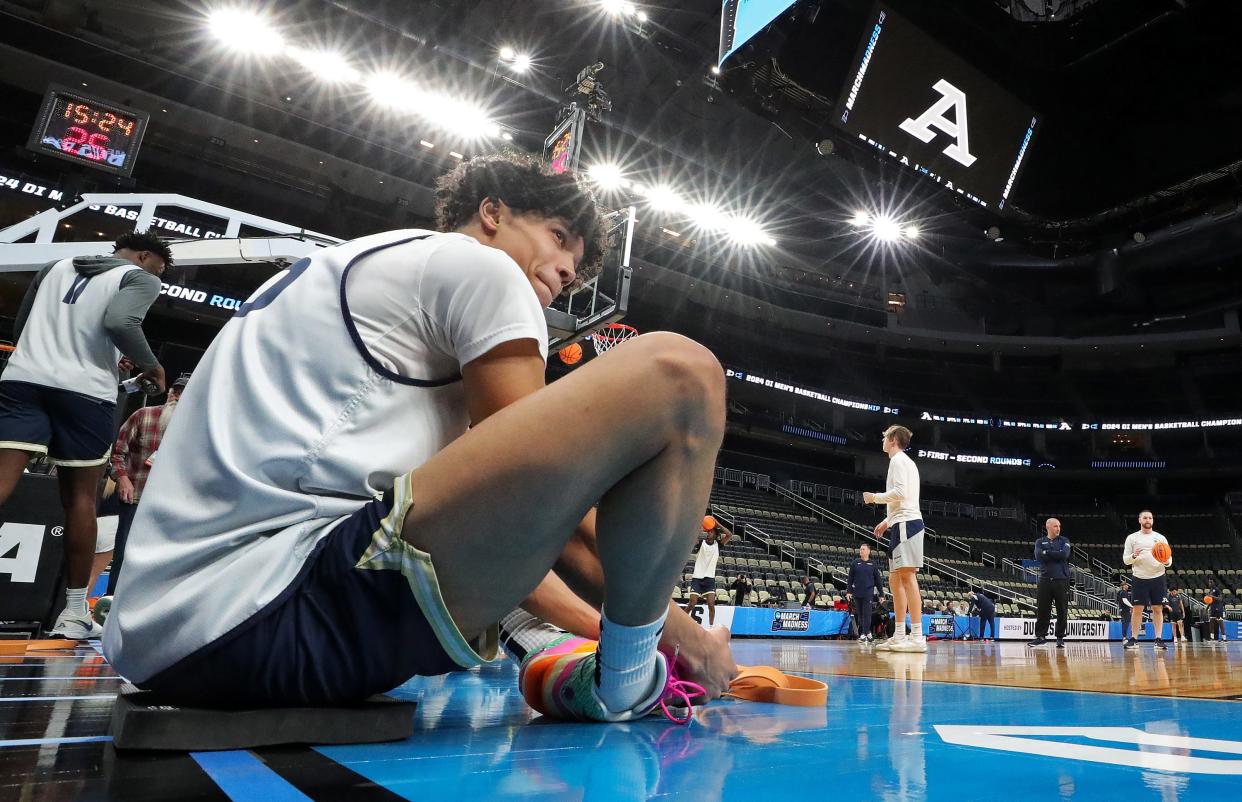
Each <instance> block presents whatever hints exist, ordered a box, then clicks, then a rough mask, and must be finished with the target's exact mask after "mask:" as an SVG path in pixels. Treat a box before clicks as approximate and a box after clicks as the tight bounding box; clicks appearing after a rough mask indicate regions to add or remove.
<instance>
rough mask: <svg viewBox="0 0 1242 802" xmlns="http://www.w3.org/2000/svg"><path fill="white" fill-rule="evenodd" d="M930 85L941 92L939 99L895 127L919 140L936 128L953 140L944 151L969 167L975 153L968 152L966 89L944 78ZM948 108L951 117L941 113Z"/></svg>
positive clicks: (931, 135) (927, 139)
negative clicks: (951, 114) (914, 118)
mask: <svg viewBox="0 0 1242 802" xmlns="http://www.w3.org/2000/svg"><path fill="white" fill-rule="evenodd" d="M932 89H935V90H936V91H937V92H939V93H940V95H941V97H940V99H939V100H937V101H936V102H935V103H933V104H932V105H931V108H929V109H928V110H927V111H925V112H923V113H922V114H920V115H919V118H918V119H917V120H913V119H910V118H909V117H907V118H906V121H905V122H903V123H902V124H901V125H899V126H897V127H898V128H900V129H901V130H903V131H905V132H906V133H907V134H909V135H910V136H912V137H914V138H915V139H917V140H919V141H920V142H931V141H932V139H934V138H935V136H936V134H935V133H934V132H933V131H932V130H931V129H933V128H939V129H940V130H941V131H943V132H944V133H946V134H948V135H949V136H951V137H953V139H954V140H955V141H954V142H953V144H951V145H949V146H948V147H946V148H945V149H944V152H945V155H946V156H948V157H949V158H951V159H953V160H955V161H958V162H961V163H962V166H963V167H969V166H970V165H972V164H974V163H975V159H976V158H977V157H976V156H972V155H971V153H970V133H969V131H968V130H967V126H966V93H965V92H963V91H962V90H960V89H958V88H957V87H956V86H954V85H953V84H951V83H949V82H948V81H946V80H945V79H943V78H941V79H940V80H939V81H936V85H935V86H933V87H932ZM949 109H953V117H954V119H953V120H950V119H949V118H948V117H946V116H944V115H945V112H946V111H948V110H949ZM954 120H956V122H955V121H954Z"/></svg>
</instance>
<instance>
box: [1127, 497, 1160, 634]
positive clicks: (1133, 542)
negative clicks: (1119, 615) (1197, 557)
mask: <svg viewBox="0 0 1242 802" xmlns="http://www.w3.org/2000/svg"><path fill="white" fill-rule="evenodd" d="M1155 522H1156V516H1154V515H1152V512H1151V510H1143V511H1142V512H1140V513H1139V517H1138V523H1139V529H1138V531H1137V532H1134V533H1132V534H1131V535H1130V536H1129V537H1127V538H1126V544H1125V546H1124V547H1123V548H1122V550H1121V559H1122V560H1123V561H1124V562H1125V564H1126V565H1128V566H1130V568H1131V571H1132V572H1133V573H1134V588H1133V590H1132V591H1131V593H1130V601H1131V602H1132V604H1133V607H1131V608H1130V638H1129V640H1127V641H1126V643H1125V648H1127V649H1137V648H1138V640H1137V638H1138V636H1139V635H1141V634H1142V633H1143V610H1145V609H1146V608H1148V607H1150V608H1151V623H1152V626H1153V628H1154V632H1153V634H1154V636H1155V643H1154V644H1153V645H1154V646H1155V648H1156V649H1158V650H1159V651H1165V650H1167V649H1168V648H1169V647H1168V646H1167V645H1166V644H1165V642H1164V638H1163V637H1162V635H1163V634H1164V597H1165V593H1166V592H1167V588H1166V586H1165V578H1164V572H1165V570H1166V569H1167V568H1168V567H1169V566H1170V565H1172V564H1173V555H1172V554H1171V553H1168V552H1169V541H1168V540H1166V539H1165V537H1164V535H1162V534H1160V533H1159V532H1157V531H1156V530H1155V529H1153V528H1152V526H1153V525H1154V524H1155ZM1157 552H1161V554H1157ZM1160 557H1164V559H1160Z"/></svg>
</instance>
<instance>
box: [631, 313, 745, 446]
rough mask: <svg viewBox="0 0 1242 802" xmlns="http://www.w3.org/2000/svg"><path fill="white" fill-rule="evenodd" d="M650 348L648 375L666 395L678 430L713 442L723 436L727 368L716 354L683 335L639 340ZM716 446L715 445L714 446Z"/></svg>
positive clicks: (657, 333)
mask: <svg viewBox="0 0 1242 802" xmlns="http://www.w3.org/2000/svg"><path fill="white" fill-rule="evenodd" d="M639 342H642V344H643V345H644V346H645V347H647V348H648V349H650V351H651V355H650V357H649V365H648V368H649V373H648V376H649V377H650V379H651V381H653V382H654V384H655V386H654V387H653V388H652V389H653V390H656V391H657V392H660V393H661V394H663V395H664V398H665V401H666V402H667V406H666V408H667V409H668V410H669V413H670V415H671V416H672V418H673V420H674V421H675V422H676V423H677V424H678V428H679V429H680V430H681V431H683V432H685V433H687V434H690V435H696V436H700V437H703V438H704V439H706V440H714V441H716V443H715V444H718V442H719V440H720V439H721V438H723V436H724V421H725V380H724V368H722V367H721V366H720V362H719V360H717V359H716V356H715V354H713V353H712V352H711V351H710V350H708V349H707V348H706V347H705V346H703V345H700V344H699V343H697V342H695V341H694V340H691V339H689V338H686V337H682V336H681V335H680V334H672V333H670V332H656V333H654V334H647V335H644V336H643V337H640V338H638V340H636V341H635V343H636V344H638V343H639ZM713 447H714V446H713Z"/></svg>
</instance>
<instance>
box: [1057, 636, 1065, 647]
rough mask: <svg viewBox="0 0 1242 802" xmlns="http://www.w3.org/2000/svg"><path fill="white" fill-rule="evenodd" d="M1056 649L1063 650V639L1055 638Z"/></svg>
mask: <svg viewBox="0 0 1242 802" xmlns="http://www.w3.org/2000/svg"><path fill="white" fill-rule="evenodd" d="M1057 648H1058V649H1064V648H1065V638H1057Z"/></svg>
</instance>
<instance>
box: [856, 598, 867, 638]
mask: <svg viewBox="0 0 1242 802" xmlns="http://www.w3.org/2000/svg"><path fill="white" fill-rule="evenodd" d="M854 620H855V621H857V622H858V637H860V638H861V637H862V636H863V635H870V634H871V597H870V596H867V598H865V599H864V598H863V597H862V596H855V597H854Z"/></svg>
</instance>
